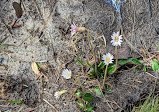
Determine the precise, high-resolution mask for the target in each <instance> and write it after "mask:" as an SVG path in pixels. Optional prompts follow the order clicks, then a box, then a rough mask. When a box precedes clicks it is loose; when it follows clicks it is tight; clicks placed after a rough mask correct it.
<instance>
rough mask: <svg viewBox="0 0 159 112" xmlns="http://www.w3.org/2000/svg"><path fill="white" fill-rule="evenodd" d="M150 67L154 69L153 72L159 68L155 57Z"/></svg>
mask: <svg viewBox="0 0 159 112" xmlns="http://www.w3.org/2000/svg"><path fill="white" fill-rule="evenodd" d="M152 69H153V71H155V72H156V71H158V70H159V64H158V61H157V60H156V59H153V62H152Z"/></svg>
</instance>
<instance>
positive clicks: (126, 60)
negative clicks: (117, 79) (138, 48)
mask: <svg viewBox="0 0 159 112" xmlns="http://www.w3.org/2000/svg"><path fill="white" fill-rule="evenodd" d="M131 61H132V62H134V63H135V64H136V65H141V64H142V63H141V62H140V61H139V60H138V59H136V58H129V59H121V60H118V64H120V65H125V64H126V63H129V62H131Z"/></svg>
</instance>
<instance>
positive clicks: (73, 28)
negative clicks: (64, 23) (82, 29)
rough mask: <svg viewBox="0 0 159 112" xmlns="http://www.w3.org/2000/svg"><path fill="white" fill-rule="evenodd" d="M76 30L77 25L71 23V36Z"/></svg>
mask: <svg viewBox="0 0 159 112" xmlns="http://www.w3.org/2000/svg"><path fill="white" fill-rule="evenodd" d="M76 32H77V26H76V25H75V24H72V25H71V36H73V35H74V34H75V33H76Z"/></svg>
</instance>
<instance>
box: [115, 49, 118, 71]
mask: <svg viewBox="0 0 159 112" xmlns="http://www.w3.org/2000/svg"><path fill="white" fill-rule="evenodd" d="M115 58H116V63H115V69H116V70H117V66H118V52H117V46H115Z"/></svg>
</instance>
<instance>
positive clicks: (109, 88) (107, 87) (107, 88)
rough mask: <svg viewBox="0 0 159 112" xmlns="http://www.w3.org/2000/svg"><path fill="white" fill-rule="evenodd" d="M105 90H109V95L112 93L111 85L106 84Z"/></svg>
mask: <svg viewBox="0 0 159 112" xmlns="http://www.w3.org/2000/svg"><path fill="white" fill-rule="evenodd" d="M105 89H106V90H107V93H112V91H111V86H110V85H109V84H105Z"/></svg>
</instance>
